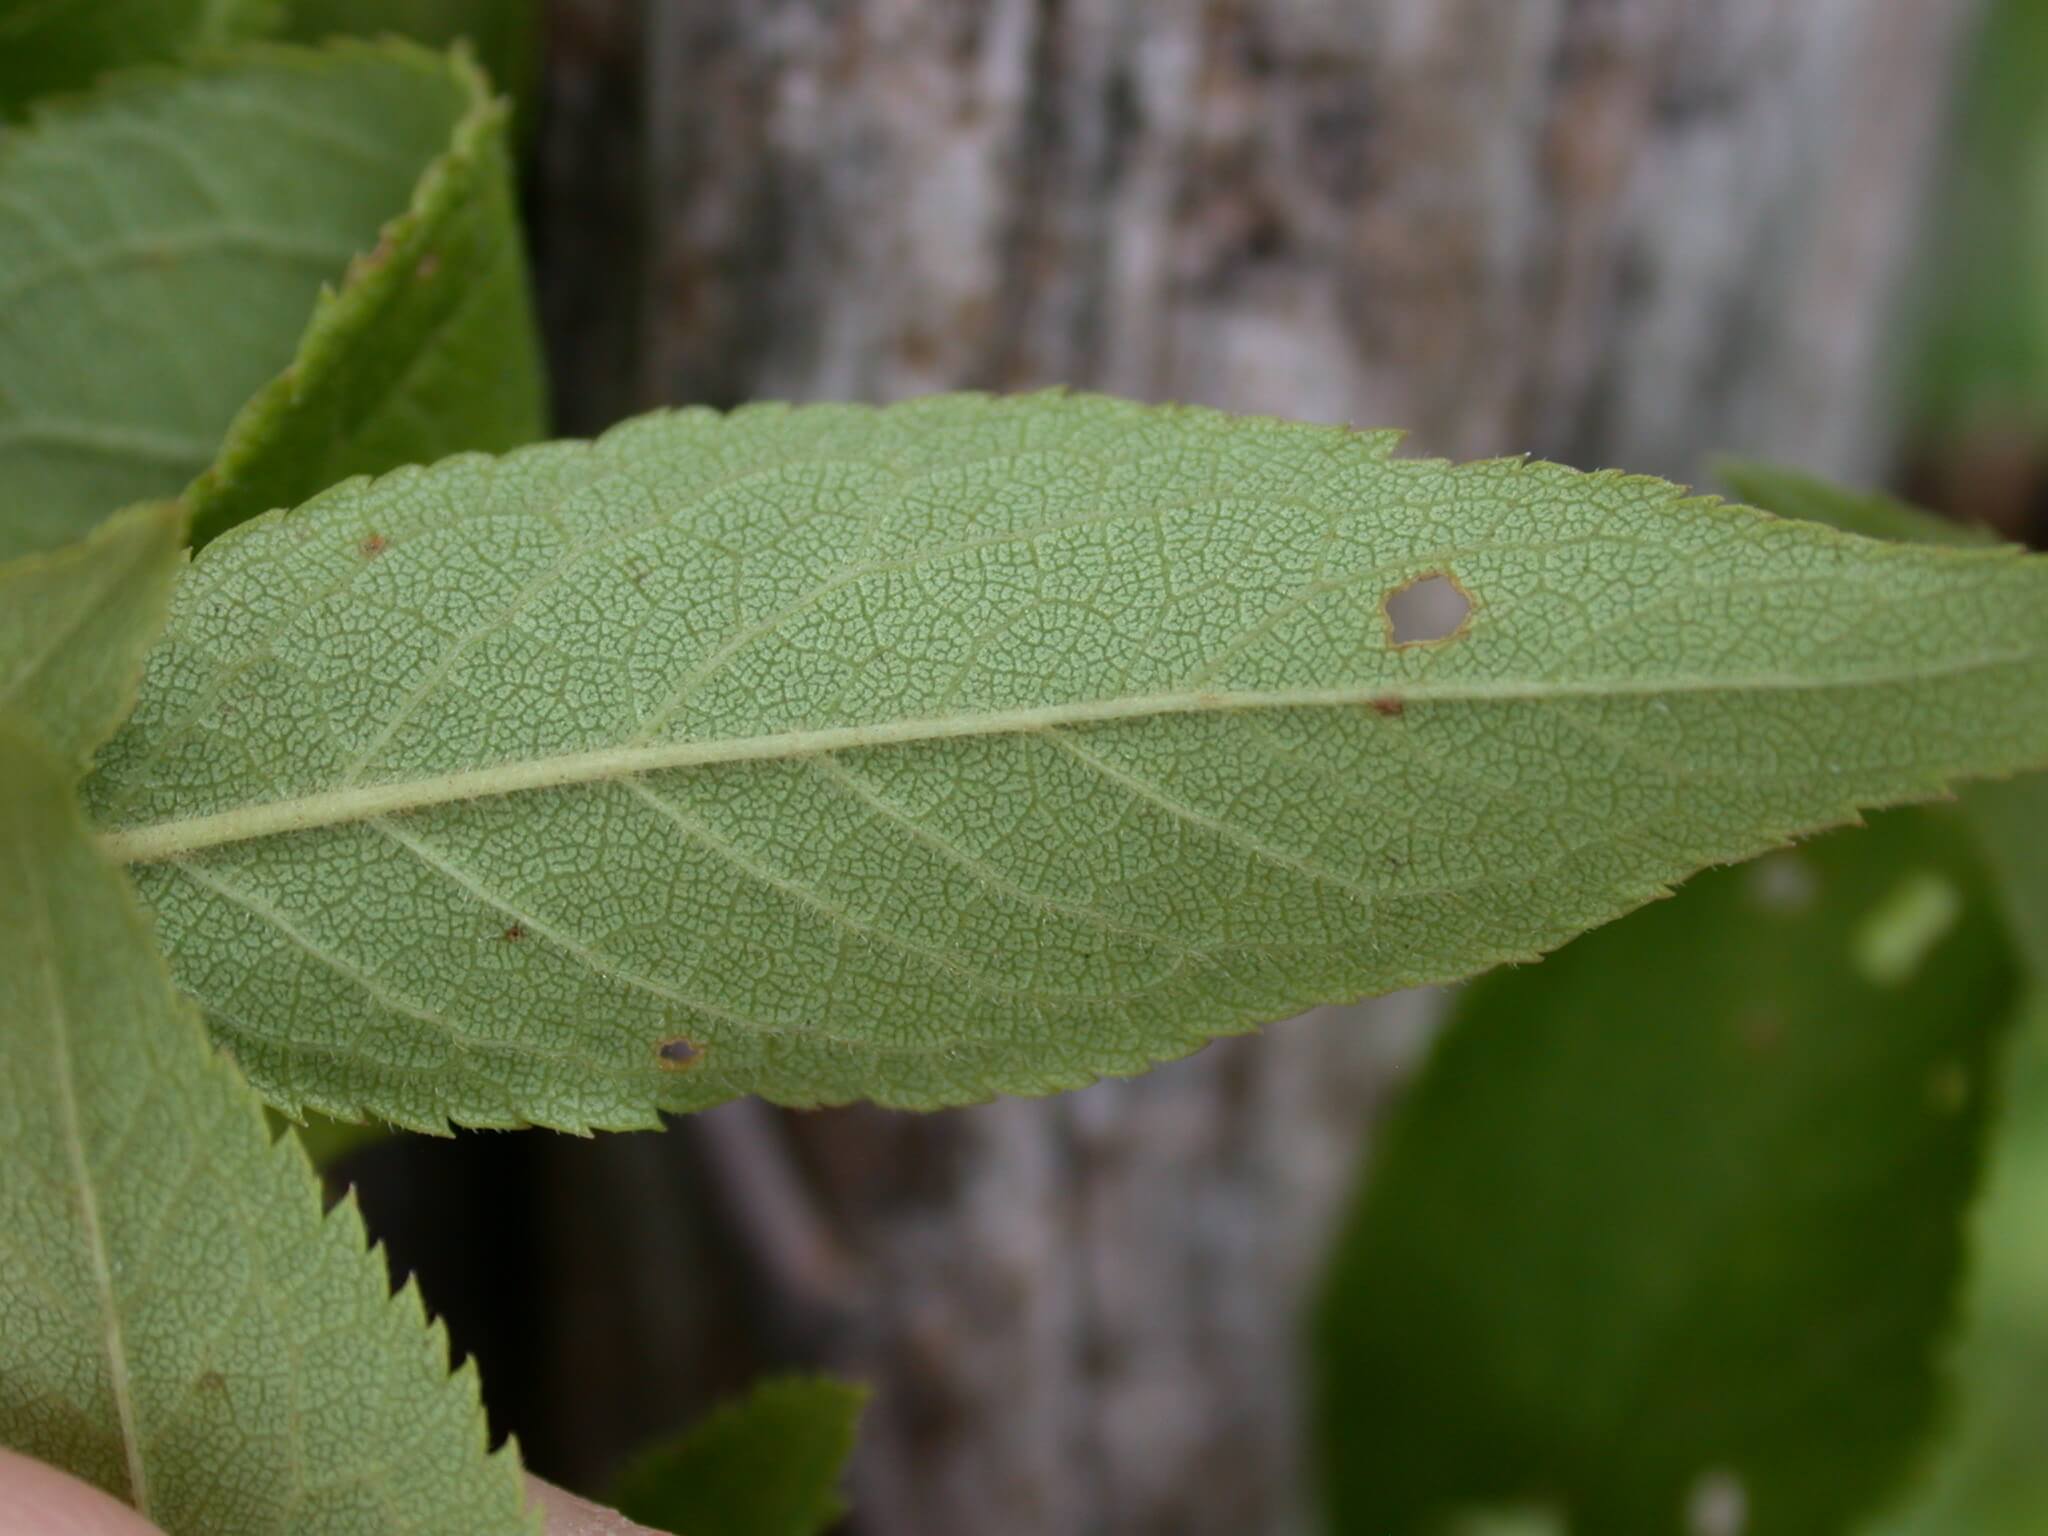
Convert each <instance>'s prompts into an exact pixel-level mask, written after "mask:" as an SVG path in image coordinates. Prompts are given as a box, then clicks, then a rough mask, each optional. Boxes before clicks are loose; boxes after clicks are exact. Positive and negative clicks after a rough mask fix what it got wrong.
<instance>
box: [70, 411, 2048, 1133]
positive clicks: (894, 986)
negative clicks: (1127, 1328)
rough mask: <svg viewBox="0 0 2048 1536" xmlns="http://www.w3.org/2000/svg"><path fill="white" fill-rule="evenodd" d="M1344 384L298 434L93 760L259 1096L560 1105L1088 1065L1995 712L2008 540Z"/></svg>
mask: <svg viewBox="0 0 2048 1536" xmlns="http://www.w3.org/2000/svg"><path fill="white" fill-rule="evenodd" d="M1394 441H1395V440H1394V438H1393V437H1392V436H1390V435H1387V434H1378V435H1369V434H1358V433H1353V432H1348V431H1342V430H1337V429H1331V428H1314V427H1303V426H1293V425H1288V424H1284V423H1278V422H1273V421H1265V420H1240V419H1232V418H1229V417H1225V416H1222V415H1218V414H1215V413H1211V412H1207V411H1199V410H1191V409H1179V408H1147V407H1141V406H1135V405H1130V404H1126V403H1122V402H1117V401H1110V400H1104V399H1099V398H1087V397H1071V396H1034V397H1027V398H1022V399H1016V400H989V399H984V398H979V397H970V396H951V397H940V398H936V399H932V400H927V401H922V402H915V403H911V404H908V405H902V406H896V407H891V408H889V409H887V410H882V411H875V410H869V409H862V408H855V407H811V408H805V409H800V410H789V409H784V408H775V407H760V408H750V409H746V410H742V411H740V412H737V413H734V414H732V415H730V416H719V415H715V414H713V413H710V412H704V411H691V412H683V413H679V414H664V415H657V416H653V417H649V418H645V419H642V420H639V421H636V422H633V423H630V424H628V425H626V426H624V427H622V428H620V429H618V430H616V431H614V432H612V433H611V434H609V435H608V436H607V437H605V438H604V439H603V440H601V441H600V442H599V443H597V444H594V445H586V444H558V445H551V446H548V447H544V448H539V449H534V450H529V451H526V452H522V453H517V454H514V455H512V456H510V457H508V458H504V459H499V460H489V459H483V458H474V457H472V458H465V459H459V460H454V461H450V462H447V463H444V464H441V465H438V466H436V467H434V468H431V469H428V470H423V471H415V470H406V471H400V472H398V473H396V474H394V475H392V476H389V477H387V478H386V479H384V480H381V481H377V482H374V483H356V484H351V485H347V486H342V487H338V488H336V489H335V490H333V491H331V492H329V493H327V494H325V495H323V496H321V497H320V498H318V499H317V500H316V501H315V502H314V503H312V504H311V505H309V506H307V507H305V508H303V509H301V510H299V511H296V512H292V513H289V514H280V515H273V516H268V517H264V518H261V519H258V520H256V521H255V522H253V523H251V524H248V525H245V527H244V528H243V529H241V530H238V531H237V532H236V533H234V534H232V535H230V536H229V537H227V538H225V539H222V540H221V541H219V542H218V543H217V544H215V545H213V546H211V547H209V548H208V549H207V550H205V551H204V552H203V553H202V554H201V556H200V557H199V559H198V560H197V561H196V563H195V564H194V566H193V567H192V569H191V571H190V572H189V573H188V575H187V576H186V577H185V578H184V580H183V581H182V583H181V585H180V588H179V591H178V594H177V597H176V600H175V603H174V612H173V616H172V620H171V625H170V629H169V631H168V633H167V636H166V638H165V640H164V641H163V642H162V643H161V644H160V645H159V646H158V648H157V649H156V651H155V652H154V653H153V654H152V657H151V659H150V663H149V666H148V668H147V671H146V674H145V679H144V683H143V688H142V698H141V702H140V705H139V707H138V710H137V712H136V715H135V716H134V718H133V719H132V721H131V722H130V724H129V725H128V726H127V727H126V729H125V730H124V731H123V732H122V733H121V734H120V735H118V736H117V737H116V738H115V740H114V741H113V742H112V743H110V744H109V746H108V747H107V749H106V750H105V751H104V752H103V754H102V756H101V759H100V763H99V768H98V772H97V775H96V777H95V778H94V779H93V780H91V781H90V782H89V784H88V788H87V793H88V796H89V798H90V801H91V803H92V805H93V806H94V807H95V815H96V817H97V819H98V821H99V823H100V825H101V826H102V827H103V828H104V829H105V830H106V831H107V833H108V834H109V836H108V844H109V847H110V848H112V849H114V850H115V851H116V852H117V853H118V854H120V856H122V857H124V858H127V859H129V860H132V861H134V862H135V863H136V864H137V868H136V878H137V881H138V883H139V885H140V887H141V889H142V892H143V895H144V898H145V900H146V901H147V902H148V903H149V905H150V906H151V907H152V908H153V909H154V910H155V912H156V914H157V918H158V922H159V926H160V931H161V933H162V934H163V937H164V940H165V943H166V946H167V948H168V951H169V953H170V955H171V957H172V965H173V969H174V972H175V974H176V976H177V978H178V980H179V982H180V983H181V984H182V985H183V986H185V987H186V988H187V989H188V990H189V991H191V992H192V993H193V995H195V996H196V997H198V998H199V999H200V1001H201V1002H202V1003H203V1004H204V1005H205V1007H206V1010H207V1013H208V1017H209V1019H210V1021H211V1023H212V1026H213V1028H214V1030H215V1031H216V1033H217V1035H218V1036H219V1038H221V1039H222V1040H223V1041H225V1042H227V1043H228V1044H229V1045H230V1047H231V1048H232V1050H233V1051H234V1053H235V1055H236V1057H237V1059H238V1060H240V1061H241V1062H242V1063H243V1065H244V1067H245V1068H246V1069H247V1070H248V1071H249V1072H250V1074H251V1076H252V1078H253V1079H254V1080H255V1081H256V1082H257V1083H258V1085H259V1086H260V1087H261V1088H262V1090H263V1091H264V1092H265V1093H267V1094H269V1095H270V1096H271V1097H272V1098H273V1099H274V1100H275V1101H276V1102H278V1103H279V1104H280V1105H281V1106H284V1107H286V1108H288V1109H289V1108H298V1107H301V1106H304V1107H311V1108H316V1109H320V1110H324V1111H327V1112H331V1113H338V1114H341V1115H345V1116H346V1115H354V1114H359V1113H369V1114H373V1115H377V1116H381V1117H385V1118H389V1119H392V1120H396V1121H399V1122H402V1123H406V1124H411V1125H419V1126H425V1127H438V1126H440V1125H442V1124H443V1123H444V1121H445V1120H447V1119H453V1120H457V1121H461V1122H466V1123H475V1124H515V1123H520V1122H526V1121H535V1122H540V1123H543V1124H550V1125H557V1126H564V1127H572V1128H583V1127H589V1126H633V1125H645V1124H648V1123H650V1122H651V1121H652V1120H653V1118H654V1113H655V1111H656V1110H657V1108H668V1109H688V1108H694V1107H699V1106H702V1105H705V1104H709V1103H713V1102H716V1101H718V1100H720V1099H723V1098H726V1097H729V1096H731V1095H734V1094H738V1093H746V1092H757V1093H761V1094H764V1095H767V1096H768V1097H771V1098H773V1099H777V1100H780V1101H784V1102H790V1103H816V1102H835V1101H843V1100H847V1099H853V1098H860V1097H869V1098H874V1099H878V1100H881V1101H883V1102H886V1103H891V1104H899V1105H909V1106H917V1107H931V1106H936V1105H941V1104H947V1103H959V1102H963V1101H968V1100H974V1099H979V1098H983V1097H986V1096H988V1095H990V1094H992V1093H997V1092H1046V1091H1051V1090H1054V1089H1059V1088H1065V1087H1070V1086H1074V1085H1076V1084H1079V1083H1082V1082H1086V1081H1088V1080H1090V1079H1092V1078H1093V1077H1095V1076H1097V1075H1100V1074H1103V1073H1112V1072H1134V1071H1138V1070H1141V1069H1142V1068H1144V1067H1145V1066H1146V1065H1148V1064H1149V1063H1151V1062H1153V1061H1156V1060H1158V1059H1161V1058H1163V1057H1167V1056H1172V1055H1175V1054H1179V1053H1182V1052H1185V1051H1187V1050H1190V1049H1192V1048H1193V1047H1195V1046H1196V1045H1198V1044H1199V1043H1200V1042H1201V1041H1202V1040H1204V1039H1206V1038H1208V1037H1210V1036H1212V1035H1215V1034H1217V1033H1221V1032H1226V1031H1232V1030H1241V1029H1245V1028H1248V1027H1251V1026H1253V1025H1255V1024H1257V1023H1260V1022H1263V1021H1265V1020H1269V1019H1272V1018H1276V1017H1280V1016H1284V1015H1286V1014H1288V1013H1290V1012H1294V1011H1297V1010H1299V1009H1301V1008H1303V1007H1305V1006H1308V1005H1310V1004H1312V1003H1315V1002H1318V1001H1323V1000H1329V999H1337V998H1348V997H1355V996H1358V995H1361V994H1368V993H1375V992H1383V991H1387V990H1390V989H1393V988H1396V987H1400V986H1405V985H1410V984H1414V983H1419V982H1427V981H1438V980H1444V979H1448V978H1453V977H1459V976H1464V975H1468V974H1470V973H1472V972H1474V971H1477V970H1480V969H1483V968H1485V967H1486V966H1489V965H1492V964H1495V963H1498V962H1500V961H1503V960H1508V959H1515V958H1527V957H1530V956H1533V955H1535V954H1537V953H1540V952H1542V951H1544V950H1547V949H1550V948H1553V947H1555V946H1556V945H1558V944H1560V943H1562V942H1563V941H1564V940H1566V939H1568V938H1569V937H1571V936H1572V935H1573V934H1575V933H1577V932H1579V931H1581V930H1583V929H1585V928H1587V927H1590V926H1593V925H1595V924H1598V923H1601V922H1604V921H1606V920H1608V919H1610V918H1612V917H1614V916H1616V915H1618V914H1619V913H1621V912H1624V911H1626V910H1628V909H1629V908H1631V907H1633V906H1636V905H1638V904H1640V903H1641V902H1643V901H1645V900H1648V899H1650V898H1651V897H1653V896H1655V895H1657V894H1659V893H1660V892H1661V891H1663V890H1664V889H1666V888H1667V887H1668V886H1669V885H1670V884H1671V883H1672V882H1673V881H1676V880H1679V879H1682V878H1684V877H1685V876H1686V875H1688V874H1690V873H1691V872H1693V871H1694V870H1696V869H1698V868H1700V867H1701V866H1703V865H1705V864H1708V863H1712V862H1716V861H1723V860H1730V859H1736V858H1741V857H1744V856H1747V855H1750V854H1753V853H1756V852H1758V851H1760V850H1762V849H1764V848H1767V847H1769V846H1772V845H1774V844H1776V843H1779V842H1782V841H1783V840H1784V839H1786V838H1787V837H1789V836H1791V835H1793V834H1796V833H1799V832H1802V831H1805V830H1808V829H1812V828H1816V827H1819V826H1823V825H1827V824H1830V823H1835V822H1840V821H1844V820H1846V819H1849V818H1850V817H1851V816H1853V814H1854V813H1855V811H1856V809H1857V808H1858V807H1861V806H1867V805H1871V804H1877V803H1882V802H1888V801H1897V800H1902V799H1910V798H1915V797H1925V796H1927V795H1930V794H1933V793H1935V792H1937V791H1938V789H1939V788H1940V786H1942V785H1943V784H1944V783H1946V782H1947V781H1948V780H1949V779H1951V778H1953V777H1955V776H1957V775H1960V774H1968V773H1998V772H2007V771H2011V770H2013V769H2016V768H2020V767H2024V766H2028V765H2033V764H2037V763H2040V762H2042V761H2043V760H2044V759H2048V702H2044V701H2048V686H2044V685H2048V565H2044V563H2043V562H2042V561H2039V560H2035V559H2029V558H2024V557H2021V556H2018V555H2016V554H2014V553H2012V552H2010V551H2007V550H1920V549H1909V548H1904V547H1896V546H1888V545H1881V544H1877V543H1873V542H1870V541H1867V540H1862V539H1856V538H1851V537H1847V536H1844V535H1840V534H1837V533H1833V532H1830V531H1826V530H1822V529H1819V528H1815V527H1811V526H1808V525H1804V524H1799V523H1793V522H1787V521H1781V520H1775V519H1771V518H1768V517H1766V516H1764V515H1762V514H1759V513H1755V512H1751V511H1749V510H1747V509H1743V508H1734V507H1726V506H1722V505H1720V504H1718V503H1715V502H1712V501H1709V500H1688V499H1686V498H1685V496H1684V495H1683V493H1682V492H1681V491H1679V489H1678V488H1676V487H1673V486H1670V485H1667V484H1665V483H1663V482H1660V481H1654V480H1647V479H1640V478H1629V477H1624V476H1620V475H1614V474H1602V475H1582V474H1578V473H1575V472H1573V471H1569V470H1565V469H1561V468H1558V467H1556V466H1552V465H1544V464H1528V463H1523V462H1520V461H1510V462H1496V463H1485V464H1472V465H1465V466H1458V467H1452V466H1446V465H1444V464H1441V463H1435V462H1424V461H1410V460H1401V459H1396V458H1394V457H1392V449H1393V446H1394ZM1424 588H1435V589H1436V596H1437V597H1439V598H1445V599H1448V600H1449V601H1450V603H1451V606H1452V607H1455V606H1456V605H1457V604H1459V603H1463V604H1465V605H1468V611H1467V612H1466V613H1465V615H1464V620H1463V622H1462V624H1460V625H1458V626H1457V627H1455V628H1451V627H1450V626H1449V625H1448V624H1446V625H1444V626H1443V629H1442V630H1441V631H1427V632H1429V633H1441V638H1437V639H1434V640H1428V641H1411V642H1410V643H1396V641H1397V639H1400V638H1404V637H1403V636H1401V635H1400V632H1399V630H1398V629H1397V627H1396V625H1397V623H1398V622H1400V621H1399V620H1398V619H1397V620H1395V621H1390V619H1389V616H1388V612H1387V600H1388V598H1389V597H1390V596H1391V595H1394V594H1403V593H1412V592H1414V591H1416V590H1419V589H1424ZM1460 592H1461V593H1462V597H1460V596H1459V595H1458V594H1459V593H1460ZM1439 606H1442V604H1440V605H1439ZM1411 634H1412V631H1411Z"/></svg>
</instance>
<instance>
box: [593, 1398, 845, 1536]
mask: <svg viewBox="0 0 2048 1536" xmlns="http://www.w3.org/2000/svg"><path fill="white" fill-rule="evenodd" d="M867 1396H868V1394H867V1390H866V1389H865V1388H863V1387H858V1386H855V1385H853V1384H852V1383H850V1382H844V1381H834V1380H832V1379H831V1378H829V1377H824V1376H785V1377H779V1378H776V1379H774V1380H770V1381H764V1382H762V1383H760V1384H759V1385H758V1386H756V1387H755V1388H754V1389H753V1390H752V1391H751V1392H749V1393H748V1394H747V1395H746V1396H745V1397H743V1398H740V1399H739V1400H737V1401H736V1402H733V1403H729V1404H727V1405H726V1406H725V1407H723V1408H720V1409H719V1410H718V1411H717V1412H715V1413H713V1414H711V1415H710V1416H708V1417H707V1418H705V1419H704V1420H702V1421H701V1422H700V1423H698V1424H696V1425H694V1426H692V1427H691V1428H690V1429H689V1430H687V1431H685V1432H684V1434H683V1435H682V1437H681V1438H680V1439H678V1440H676V1441H674V1442H673V1443H671V1444H669V1445H665V1446H659V1447H656V1448H654V1449H652V1450H649V1451H646V1452H644V1453H643V1454H642V1455H641V1456H640V1458H639V1459H638V1460H637V1461H635V1462H634V1463H633V1464H632V1466H630V1467H629V1468H627V1470H626V1473H625V1475H624V1476H623V1477H621V1478H620V1480H619V1487H618V1491H617V1494H616V1496H615V1497H614V1500H613V1502H614V1503H615V1504H617V1506H618V1508H619V1510H620V1512H621V1513H622V1514H624V1515H626V1516H627V1517H629V1518H630V1519H634V1520H638V1521H639V1522H640V1523H641V1524H642V1525H651V1526H654V1527H656V1528H657V1529H659V1530H664V1531H674V1532H678V1533H680V1536H818V1533H819V1532H822V1531H824V1530H826V1529H827V1528H828V1527H830V1526H831V1525H832V1524H833V1523H834V1522H836V1521H837V1520H838V1519H839V1518H840V1517H841V1516H842V1515H844V1514H845V1513H846V1505H845V1503H844V1502H843V1501H842V1500H841V1499H840V1497H839V1494H838V1491H837V1485H838V1482H839V1476H840V1472H841V1471H842V1469H843V1468H844V1467H845V1465H846V1458H847V1456H848V1455H850V1454H851V1453H852V1450H853V1437H854V1429H855V1426H856V1424H857V1423H858V1421H859V1419H860V1411H861V1408H862V1406H863V1405H864V1404H865V1403H866V1402H867Z"/></svg>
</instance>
